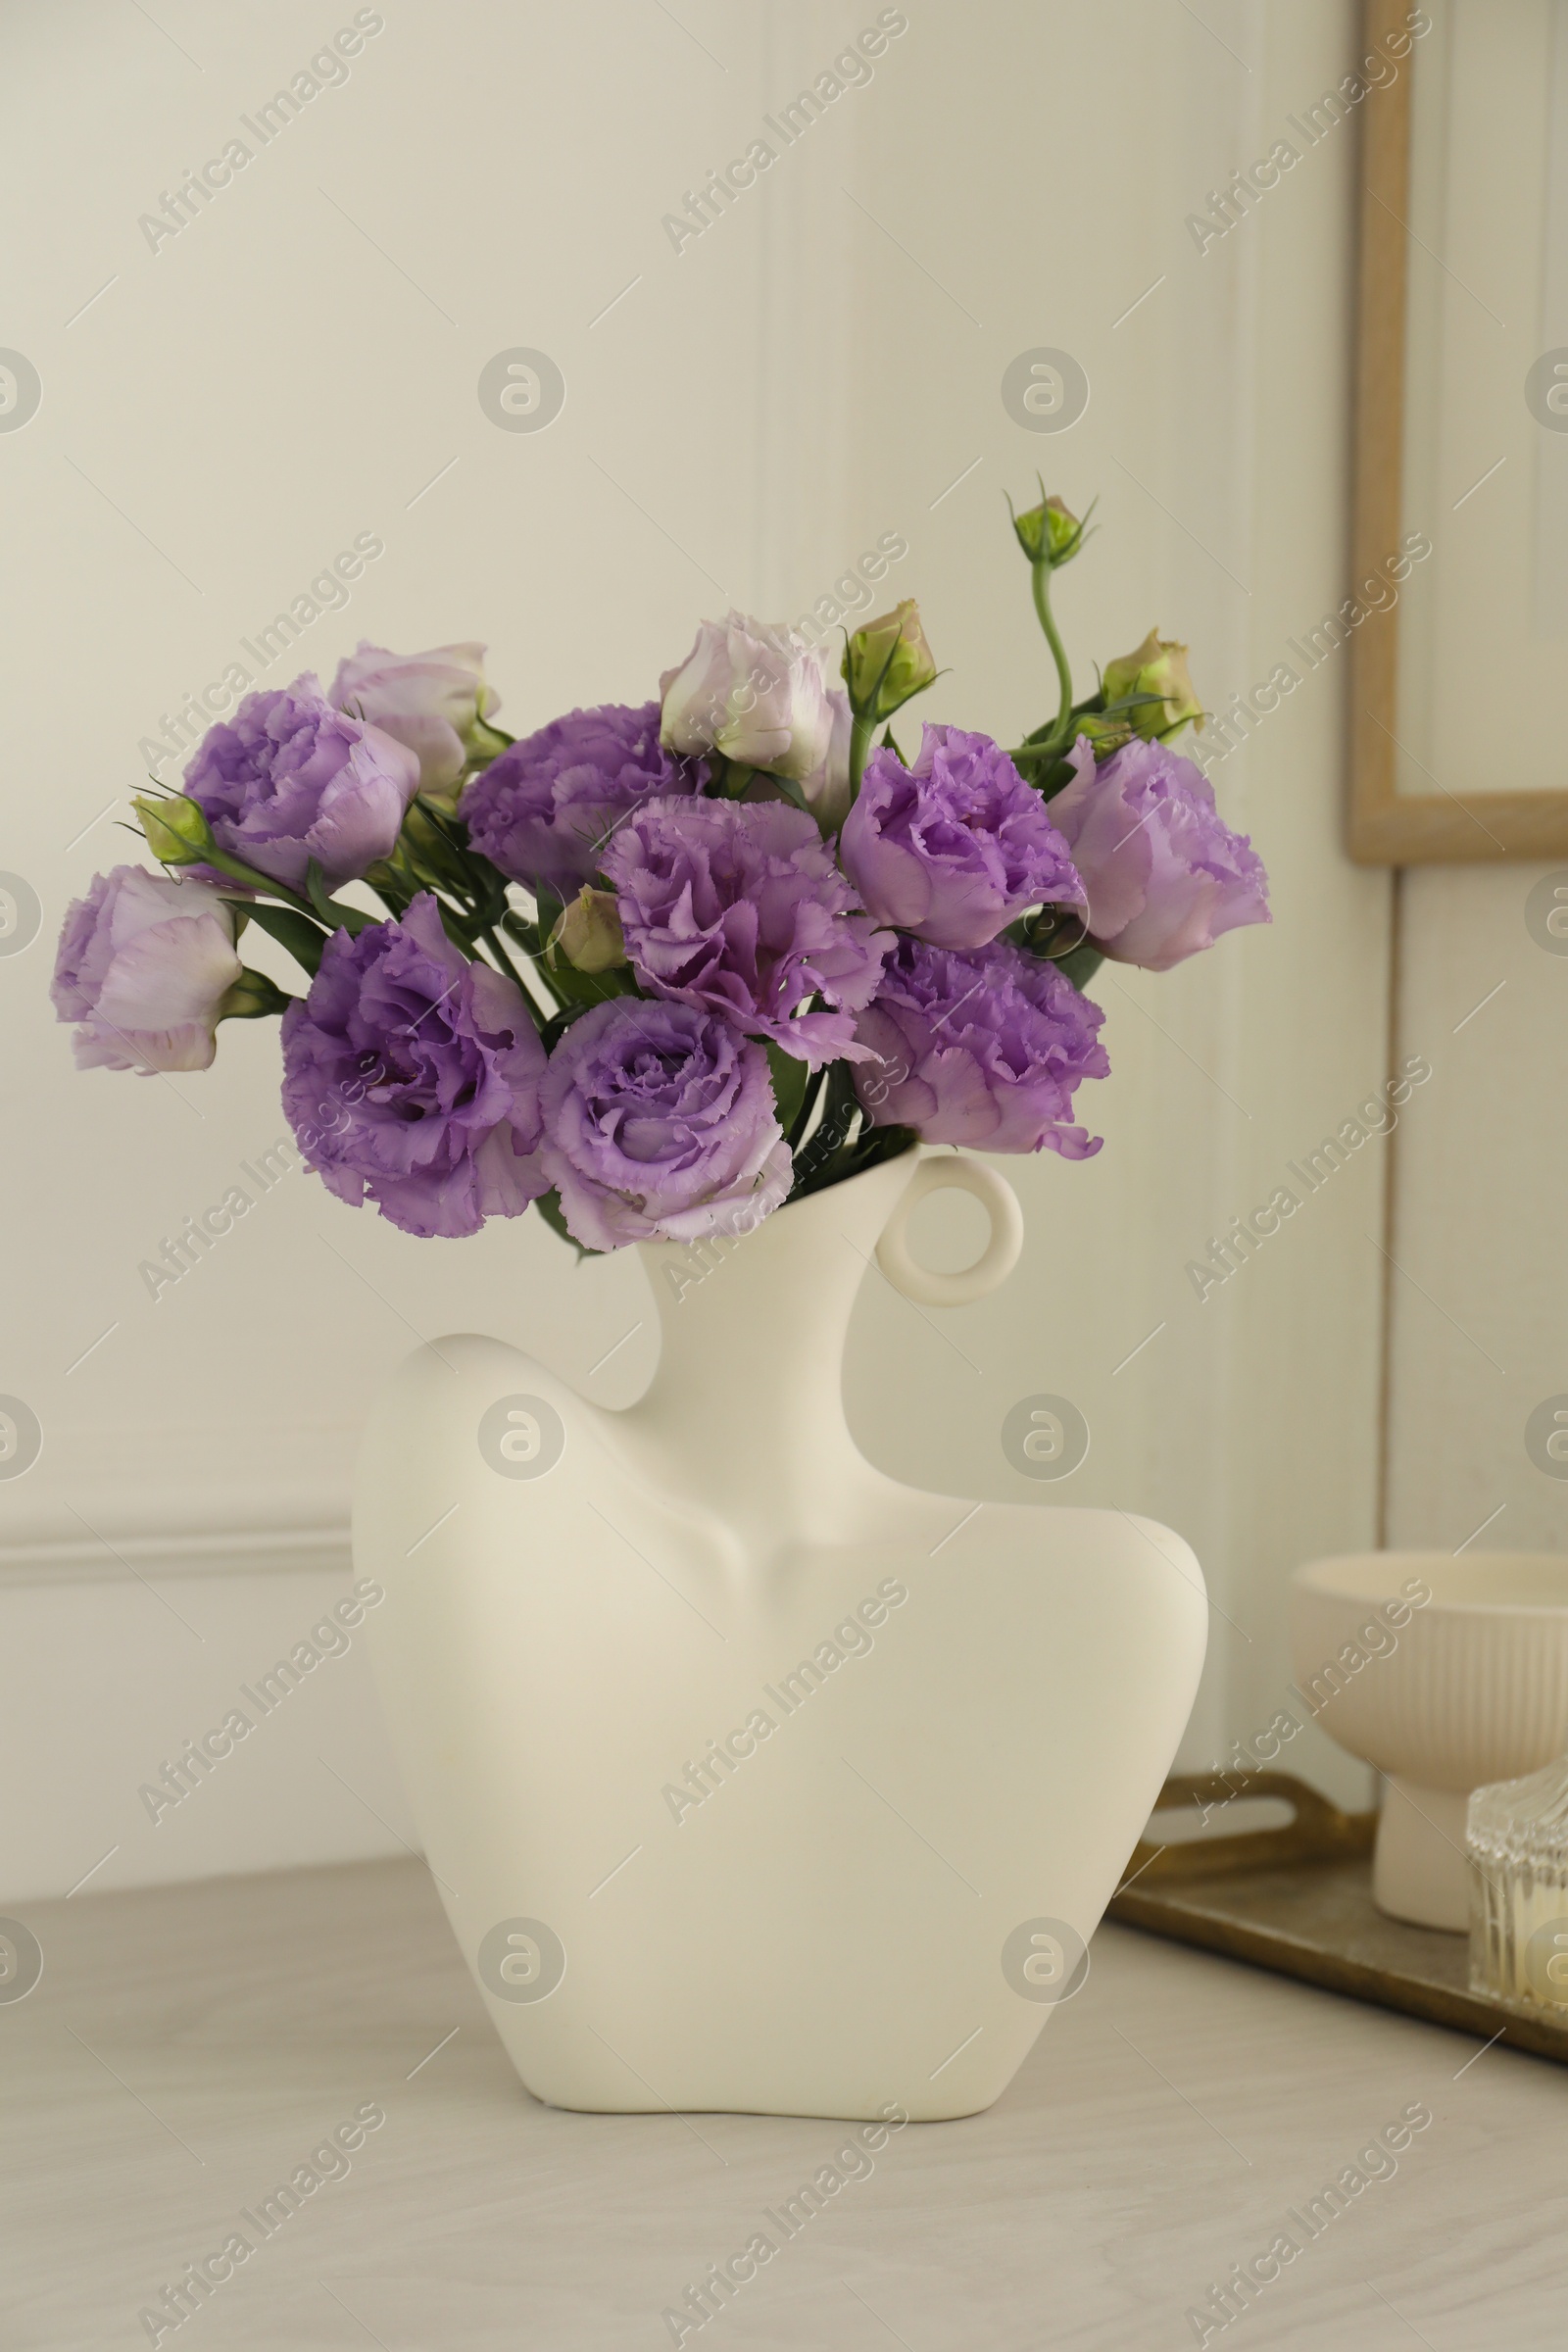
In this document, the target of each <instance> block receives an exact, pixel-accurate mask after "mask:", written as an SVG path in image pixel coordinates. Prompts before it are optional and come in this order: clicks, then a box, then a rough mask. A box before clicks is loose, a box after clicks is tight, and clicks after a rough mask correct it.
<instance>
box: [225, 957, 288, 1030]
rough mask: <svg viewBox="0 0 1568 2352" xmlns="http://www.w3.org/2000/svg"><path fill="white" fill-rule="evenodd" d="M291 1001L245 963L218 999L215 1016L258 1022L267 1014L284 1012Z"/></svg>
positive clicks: (262, 975)
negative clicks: (237, 975) (235, 978)
mask: <svg viewBox="0 0 1568 2352" xmlns="http://www.w3.org/2000/svg"><path fill="white" fill-rule="evenodd" d="M293 1002H294V999H293V998H292V997H290V996H288V995H286V994H285V993H284V991H283V990H282V989H280V988H279V987H278V986H277V985H276V983H275V982H274V981H271V980H269V978H268V977H267V974H266V973H265V972H257V971H253V970H252V969H251V967H250V965H249V964H248V963H246V964H242V965H241V966H240V974H239V978H238V979H237V980H236V981H235V982H234V984H233V986H232V987H231V988H226V989H225V990H224V991H223V994H222V996H221V998H220V999H219V1005H218V1017H219V1019H220V1020H221V1021H259V1020H263V1019H265V1018H266V1016H267V1015H268V1014H269V1013H272V1012H287V1010H288V1008H289V1006H290V1005H292V1004H293Z"/></svg>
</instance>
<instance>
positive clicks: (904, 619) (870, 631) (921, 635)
mask: <svg viewBox="0 0 1568 2352" xmlns="http://www.w3.org/2000/svg"><path fill="white" fill-rule="evenodd" d="M936 674H937V665H936V661H935V658H934V656H933V654H932V652H931V648H930V646H929V645H927V643H926V639H925V630H924V629H923V628H922V627H921V625H920V608H919V606H918V605H917V604H916V603H915V601H914V599H913V597H912V596H907V597H906V598H905V599H904V600H903V602H902V603H901V604H900V605H898V606H897V607H896V608H895V609H894V611H893V612H891V613H883V614H882V615H881V616H880V618H878V619H876V620H868V621H867V622H866V624H865V626H864V628H863V629H857V630H856V632H855V635H854V636H853V637H852V638H851V639H850V642H849V644H848V646H847V647H846V648H845V652H844V682H845V684H846V685H847V686H848V687H849V690H850V702H851V705H852V707H853V708H854V710H855V711H856V713H857V715H858V716H859V717H862V718H865V719H867V720H869V721H870V722H871V723H872V724H873V725H874V724H876V723H877V722H878V721H880V720H882V719H884V718H891V717H892V715H893V713H894V711H898V710H902V708H903V707H904V705H905V704H906V703H907V701H908V700H909V698H910V696H911V695H916V694H921V693H923V692H924V690H925V688H926V687H927V686H929V685H930V683H931V681H932V679H933V678H934V677H935V676H936Z"/></svg>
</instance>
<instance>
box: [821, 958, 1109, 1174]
mask: <svg viewBox="0 0 1568 2352" xmlns="http://www.w3.org/2000/svg"><path fill="white" fill-rule="evenodd" d="M1104 1017H1105V1016H1104V1014H1103V1012H1102V1010H1101V1008H1100V1006H1099V1005H1094V1004H1091V1003H1090V1001H1089V999H1088V998H1087V997H1084V996H1081V995H1080V994H1079V992H1078V990H1077V989H1076V988H1074V987H1073V985H1072V982H1071V981H1070V980H1068V979H1067V978H1066V977H1065V975H1064V974H1063V973H1061V972H1059V971H1057V969H1056V967H1055V965H1054V964H1053V963H1046V962H1043V961H1042V960H1041V959H1040V958H1039V957H1038V956H1028V955H1025V954H1023V953H1022V951H1021V950H1019V949H1017V948H1014V947H1011V946H1009V945H1008V944H1007V942H1006V941H1005V940H994V941H993V942H992V943H991V945H990V946H989V947H985V948H975V949H971V950H969V951H967V952H960V951H956V950H954V949H949V948H930V947H926V946H924V945H922V944H921V943H920V942H919V941H917V940H912V939H904V940H901V941H900V942H899V947H898V952H897V954H896V955H895V956H893V957H892V958H891V959H890V961H889V963H888V967H887V970H886V972H885V973H884V975H883V979H882V986H881V987H880V989H879V990H878V991H877V995H876V999H875V1002H874V1003H873V1004H872V1005H870V1006H868V1008H867V1009H866V1010H865V1011H864V1012H862V1013H861V1015H860V1017H859V1020H858V1024H857V1028H856V1034H857V1036H858V1038H859V1041H860V1043H861V1045H862V1046H866V1047H869V1048H870V1050H871V1053H872V1055H873V1057H874V1058H872V1059H870V1060H867V1061H862V1062H861V1063H860V1064H859V1065H858V1067H857V1069H856V1072H855V1085H856V1091H857V1093H858V1096H859V1098H860V1102H861V1104H862V1106H863V1107H864V1109H865V1111H866V1113H867V1116H868V1117H869V1119H870V1122H871V1124H872V1126H873V1127H912V1128H913V1129H914V1131H915V1133H916V1134H917V1135H918V1136H919V1137H920V1138H921V1139H922V1141H924V1142H925V1143H928V1144H968V1145H970V1146H972V1147H973V1148H974V1149H976V1150H978V1151H982V1152H1038V1151H1040V1150H1041V1148H1042V1147H1044V1148H1045V1149H1046V1150H1048V1151H1051V1152H1060V1154H1061V1156H1062V1158H1063V1159H1088V1158H1089V1157H1090V1155H1091V1154H1092V1153H1093V1152H1098V1151H1099V1150H1100V1146H1101V1142H1102V1140H1103V1139H1102V1138H1100V1137H1098V1136H1096V1137H1093V1138H1092V1137H1091V1136H1090V1135H1089V1134H1088V1132H1087V1131H1086V1130H1085V1129H1084V1128H1082V1127H1076V1126H1073V1125H1071V1124H1070V1121H1071V1118H1072V1107H1073V1105H1072V1098H1073V1093H1074V1090H1075V1089H1076V1087H1077V1086H1078V1084H1079V1082H1080V1080H1082V1079H1085V1078H1104V1077H1108V1075H1109V1073H1110V1063H1109V1061H1108V1059H1107V1058H1106V1054H1105V1049H1104V1047H1103V1045H1101V1043H1100V1041H1099V1037H1098V1034H1097V1032H1098V1031H1099V1028H1100V1025H1101V1023H1102V1021H1103V1019H1104Z"/></svg>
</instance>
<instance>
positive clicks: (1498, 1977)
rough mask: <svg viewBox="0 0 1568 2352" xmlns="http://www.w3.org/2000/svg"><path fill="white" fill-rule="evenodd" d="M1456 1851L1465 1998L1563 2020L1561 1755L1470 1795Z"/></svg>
mask: <svg viewBox="0 0 1568 2352" xmlns="http://www.w3.org/2000/svg"><path fill="white" fill-rule="evenodd" d="M1465 1849H1466V1854H1467V1858H1468V1861H1469V1867H1470V1989H1471V1991H1472V1992H1486V1993H1491V1994H1492V1995H1493V1997H1494V1998H1495V1999H1498V2000H1504V2001H1507V2002H1509V2003H1510V2004H1511V2005H1512V2006H1513V2007H1514V2008H1522V2009H1544V2010H1548V2011H1553V2012H1556V2013H1557V2014H1559V2015H1560V2016H1561V2017H1563V2018H1564V2019H1565V2020H1568V1756H1563V1757H1559V1758H1558V1760H1557V1762H1556V1763H1555V1764H1548V1765H1546V1767H1545V1768H1544V1771H1541V1772H1532V1773H1528V1774H1527V1775H1526V1776H1525V1778H1524V1779H1523V1780H1520V1781H1494V1782H1493V1783H1492V1784H1491V1785H1490V1786H1489V1787H1488V1788H1485V1789H1476V1790H1475V1791H1474V1793H1473V1794H1472V1796H1471V1799H1470V1809H1469V1814H1468V1816H1467V1819H1466V1823H1465Z"/></svg>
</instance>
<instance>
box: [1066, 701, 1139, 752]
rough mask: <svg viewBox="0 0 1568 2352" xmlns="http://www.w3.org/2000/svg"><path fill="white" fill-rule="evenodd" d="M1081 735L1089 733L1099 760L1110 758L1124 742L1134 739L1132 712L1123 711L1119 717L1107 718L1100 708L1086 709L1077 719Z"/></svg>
mask: <svg viewBox="0 0 1568 2352" xmlns="http://www.w3.org/2000/svg"><path fill="white" fill-rule="evenodd" d="M1076 725H1077V729H1078V732H1079V734H1080V735H1087V736H1088V738H1089V740H1090V742H1091V743H1092V744H1093V746H1094V751H1095V758H1096V759H1097V760H1108V759H1109V758H1110V756H1111V754H1112V752H1119V751H1120V750H1121V747H1122V745H1123V744H1124V743H1131V741H1132V739H1133V724H1132V713H1131V712H1125V711H1124V712H1123V713H1122V715H1121V716H1120V717H1118V718H1106V717H1104V716H1103V714H1102V713H1101V712H1100V711H1081V712H1080V713H1079V715H1078V718H1077V721H1076Z"/></svg>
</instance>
